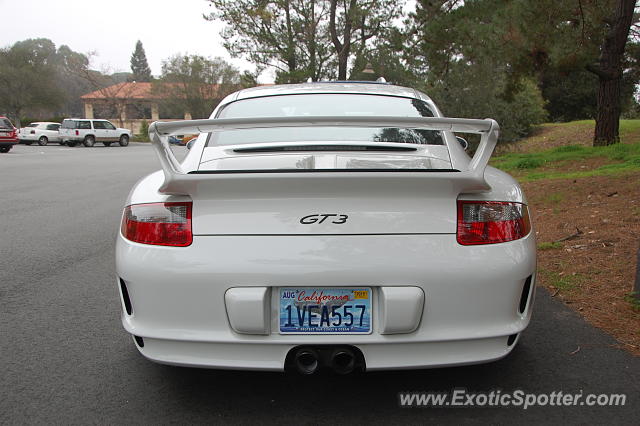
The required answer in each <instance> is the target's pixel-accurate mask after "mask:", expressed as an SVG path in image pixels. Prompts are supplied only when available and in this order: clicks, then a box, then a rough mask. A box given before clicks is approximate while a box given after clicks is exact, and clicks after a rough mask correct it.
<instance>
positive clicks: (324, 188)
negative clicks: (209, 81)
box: [116, 83, 536, 370]
mask: <svg viewBox="0 0 640 426" xmlns="http://www.w3.org/2000/svg"><path fill="white" fill-rule="evenodd" d="M300 93H305V94H306V93H358V94H368V95H372V96H400V97H407V98H411V99H421V100H423V101H425V102H429V103H430V104H431V105H432V102H431V100H430V99H429V98H428V97H427V96H426V95H424V94H422V93H420V92H417V91H415V90H413V89H408V88H400V87H397V86H391V85H378V84H362V83H313V84H308V85H304V84H303V85H285V86H267V87H261V88H255V89H246V90H242V91H240V92H236V93H235V94H232V95H230V96H228V97H227V98H225V99H224V100H223V101H222V102H221V104H220V105H219V106H218V107H217V109H216V110H215V111H214V112H213V113H212V115H211V117H212V118H215V117H218V113H219V111H220V110H221V109H223V108H224V107H225V105H227V104H229V103H232V102H241V101H242V100H243V99H248V98H260V97H262V96H286V95H287V94H300ZM433 111H434V112H435V115H436V119H433V120H428V119H427V120H424V123H427V124H428V125H437V126H439V125H445V124H447V123H449V122H448V121H447V119H444V118H443V119H440V118H438V117H441V113H440V111H439V110H438V109H437V108H436V107H435V105H433ZM387 118H389V120H391V121H390V123H392V122H393V120H394V119H393V118H390V117H383V119H384V120H386V119H387ZM257 121H259V120H256V122H257ZM263 121H264V120H263ZM267 121H268V120H267ZM356 121H357V120H356ZM222 122H225V121H224V120H221V119H215V120H213V122H210V121H206V120H202V121H200V122H197V123H199V124H201V125H203V126H204V127H202V129H207V130H201V131H202V133H201V134H200V135H199V136H198V138H197V139H196V141H195V142H194V143H193V145H192V147H191V149H190V150H189V152H188V153H187V155H186V157H185V158H184V160H183V161H182V162H181V163H179V164H177V165H176V164H173V163H172V161H173V160H172V159H171V158H170V157H169V156H167V157H166V158H165V157H163V156H164V155H166V152H165V153H163V152H162V150H163V149H164V148H158V147H159V146H160V145H157V144H156V145H154V147H156V149H158V155H159V156H160V159H161V162H162V165H163V170H160V171H157V172H154V173H152V174H150V175H148V176H146V177H144V178H142V179H141V180H140V181H139V182H138V183H137V184H136V185H135V186H134V188H133V189H132V191H131V192H130V194H129V196H128V198H127V201H126V205H131V204H143V203H157V202H185V201H187V202H192V203H193V211H192V227H193V242H192V243H191V244H190V245H189V246H187V247H164V246H154V245H147V244H139V243H135V242H132V241H129V240H127V239H126V238H125V237H124V236H123V235H122V233H121V232H120V233H119V235H118V238H117V242H116V272H117V276H118V282H119V286H120V295H121V297H124V294H123V290H122V289H123V288H126V290H127V297H128V298H129V300H130V303H131V306H132V307H133V308H132V309H133V311H132V313H131V314H128V313H126V312H123V315H122V322H123V326H124V328H125V329H126V331H127V332H129V333H131V334H132V335H134V336H138V338H142V339H143V340H144V346H142V345H140V343H138V344H137V346H138V350H139V351H140V352H141V353H142V354H143V355H144V356H146V357H147V358H149V359H151V360H154V361H157V362H162V363H167V364H173V365H187V366H197V367H212V368H234V369H265V370H282V369H283V368H285V361H286V358H287V356H288V355H287V354H289V353H290V351H291V350H292V349H294V348H296V347H299V346H300V345H304V346H314V345H320V346H324V345H329V346H332V345H333V346H335V345H351V346H352V347H355V348H357V349H358V350H359V351H360V352H361V353H362V354H363V356H364V359H365V361H366V368H367V369H368V370H376V369H395V368H424V367H437V366H447V365H462V364H472V363H478V362H487V361H491V360H495V359H499V358H501V357H503V356H505V355H507V354H508V353H509V352H510V351H511V350H512V349H513V347H514V345H515V343H516V342H517V340H518V338H519V333H521V332H522V331H523V330H524V329H525V328H526V327H527V325H528V323H529V321H530V318H531V311H532V306H531V305H532V302H533V297H534V293H535V268H536V256H535V250H536V243H535V233H534V232H533V230H531V231H530V232H529V233H528V234H527V235H526V236H525V237H523V238H520V239H518V240H515V241H510V242H504V243H498V244H487V245H474V246H463V245H461V244H459V243H458V242H457V238H456V232H457V215H456V212H457V204H456V203H457V201H458V200H478V201H502V202H517V203H523V204H526V199H525V196H524V193H523V191H522V190H521V188H520V186H519V185H518V184H517V182H516V181H515V180H514V179H513V178H512V177H511V176H509V175H508V174H506V173H504V172H502V171H499V170H497V169H495V168H492V167H484V164H486V162H484V161H488V157H486V155H487V152H485V151H483V149H485V148H486V146H485V147H484V148H482V146H481V149H479V152H480V153H479V154H477V155H476V156H475V157H474V158H473V159H471V158H470V157H469V156H468V155H467V153H466V152H465V151H464V149H463V148H462V147H461V146H460V144H459V142H458V141H457V140H456V138H455V135H454V133H453V132H452V131H447V130H442V135H443V138H444V141H445V145H442V146H436V145H425V146H417V147H415V148H416V149H415V150H414V151H411V152H399V151H397V150H396V151H394V149H395V148H394V147H395V145H403V146H405V147H406V146H407V145H408V144H399V143H395V144H394V143H391V144H386V145H385V144H379V143H378V145H376V147H381V146H382V147H385V146H388V148H389V149H390V151H389V152H360V151H358V152H352V151H347V150H341V149H339V148H335V147H334V146H332V142H330V141H327V142H326V143H324V142H322V141H320V142H318V141H315V142H313V143H309V142H305V141H301V142H300V144H301V145H304V147H305V148H306V149H308V150H307V151H305V152H267V153H265V152H247V151H246V150H245V151H242V150H238V148H240V147H239V146H223V147H220V146H209V147H208V146H207V143H208V141H209V138H210V133H209V130H208V129H209V127H206V126H207V125H209V124H211V123H213V124H215V123H222ZM227 122H229V121H227ZM298 122H300V120H298ZM298 122H296V123H298ZM311 122H313V117H312V119H311V121H310V123H311ZM349 122H354V123H355V121H349ZM385 122H386V121H385ZM194 123H195V122H194ZM238 123H240V124H239V125H245V124H246V123H245V122H243V121H242V120H240V121H238V122H237V123H236V124H238ZM429 123H431V124H429ZM451 123H453V124H452V125H457V126H458V127H459V128H466V127H465V126H470V127H469V128H473V127H474V126H480V124H479V122H477V121H473V122H472V121H464V120H458V121H455V120H454V121H451ZM343 124H344V125H349V123H347V122H345V123H343ZM361 124H362V125H366V123H361ZM485 124H486V126H487V127H486V129H488V131H489V132H492V131H493V130H492V129H494V125H493V124H492V123H490V122H488V123H484V124H482V126H484V125H485ZM261 125H277V124H274V123H271V124H265V123H262V124H261ZM304 125H310V126H312V125H313V123H311V124H309V123H306V124H304ZM418 125H419V124H418ZM151 128H152V129H158V127H156V126H154V125H152V126H151ZM176 128H178V127H176ZM452 128H454V127H452ZM211 129H213V128H211ZM155 131H160V132H162V130H161V129H160V130H152V131H150V133H152V134H151V136H152V137H153V136H154V135H155V136H157V135H158V134H157V133H153V132H155ZM211 131H219V130H215V129H213V130H211ZM222 131H224V130H222ZM167 134H169V133H167ZM162 137H163V138H164V137H165V135H163V136H162ZM483 137H485V138H486V137H488V136H486V135H485V136H483ZM491 137H497V134H492V136H491ZM487 140H488V139H483V141H484V142H486V141H487ZM494 142H495V141H494ZM296 144H297V142H296ZM348 144H349V145H352V144H353V143H352V142H348ZM266 145H268V146H270V147H278V146H279V144H277V143H269V144H266ZM314 145H315V146H314ZM318 145H322V146H323V148H322V149H321V150H319V148H318ZM335 145H341V144H340V143H335ZM356 145H358V144H357V143H356ZM365 145H371V144H370V143H369V144H367V143H363V144H362V146H365ZM481 145H482V144H481ZM246 146H247V145H243V146H242V147H246ZM249 146H251V147H253V148H262V147H263V145H261V144H252V145H249ZM166 148H167V149H169V148H168V143H167V145H166ZM385 149H386V148H385ZM492 149H493V148H492V147H491V150H492ZM488 155H490V151H489V152H488ZM479 157H482V158H479ZM174 160H175V158H174ZM483 162H484V163H483ZM363 164H365V165H372V167H371V168H370V169H369V168H367V167H364V168H363V167H359V166H361V165H363ZM478 164H480V168H481V170H479V171H478V170H477V168H478ZM172 179H175V180H173V181H172ZM167 182H169V184H170V190H167ZM172 182H173V183H172ZM171 185H172V186H171ZM322 217H324V218H325V220H320V219H321V218H322ZM284 287H287V288H294V287H298V288H308V289H310V290H312V289H314V288H327V287H345V288H361V287H367V288H370V289H371V291H372V308H373V309H372V332H371V333H370V334H366V335H340V334H337V335H335V334H331V335H310V334H303V335H297V334H296V335H289V334H281V333H280V332H279V328H278V315H279V314H278V309H279V305H278V303H279V299H278V297H277V294H278V291H279V289H280V288H284ZM238 289H240V290H242V289H244V290H246V291H237V290H238ZM230 291H231V293H229V292H230ZM229 294H232V295H233V299H229V297H231V296H229ZM243 295H245V296H246V300H241V298H242V297H245V296H243ZM394 295H395V296H394ZM402 295H420V297H419V298H420V303H415V300H412V299H411V298H409V299H407V297H406V296H402ZM394 297H395V298H394ZM403 297H404V298H403ZM415 297H418V296H415ZM252 298H253V299H252ZM256 298H257V299H256ZM260 298H262V299H260ZM230 300H233V302H230ZM523 301H524V302H525V305H524V306H525V308H524V309H522V310H521V309H520V308H522V306H523V305H522V303H523ZM123 303H124V302H123ZM231 303H233V304H234V305H233V306H232V305H231ZM243 303H244V305H243ZM236 305H238V306H254V307H255V308H254V309H253V310H252V313H253V314H252V315H251V316H250V315H247V316H246V317H241V318H238V317H237V315H238V314H237V308H236V307H235V306H236ZM258 308H259V309H258ZM123 311H125V309H124V305H123ZM262 318H264V319H262ZM261 321H262V322H261ZM234 327H235V328H234ZM247 330H248V332H247Z"/></svg>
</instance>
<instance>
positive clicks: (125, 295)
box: [120, 278, 133, 315]
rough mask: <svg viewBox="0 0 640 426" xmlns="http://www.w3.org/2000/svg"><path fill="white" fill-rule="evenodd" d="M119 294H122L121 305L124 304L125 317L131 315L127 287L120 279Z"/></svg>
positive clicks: (131, 310)
mask: <svg viewBox="0 0 640 426" xmlns="http://www.w3.org/2000/svg"><path fill="white" fill-rule="evenodd" d="M120 292H121V294H122V303H123V304H124V309H125V310H126V311H127V315H131V314H132V313H133V307H132V306H131V299H130V298H129V291H128V290H127V285H126V284H125V283H124V280H123V279H122V278H120Z"/></svg>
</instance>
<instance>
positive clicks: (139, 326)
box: [116, 234, 536, 370]
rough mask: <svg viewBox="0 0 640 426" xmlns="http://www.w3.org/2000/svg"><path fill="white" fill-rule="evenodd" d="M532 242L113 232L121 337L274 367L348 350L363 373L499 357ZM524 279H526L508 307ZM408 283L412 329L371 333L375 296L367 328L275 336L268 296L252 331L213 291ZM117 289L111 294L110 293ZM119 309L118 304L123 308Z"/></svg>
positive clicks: (160, 356) (156, 355)
mask: <svg viewBox="0 0 640 426" xmlns="http://www.w3.org/2000/svg"><path fill="white" fill-rule="evenodd" d="M535 261H536V260H535V239H534V237H533V235H532V234H530V235H529V236H527V237H525V238H523V239H521V240H518V241H512V242H509V243H503V244H494V245H487V246H461V245H459V244H458V243H457V242H456V241H455V235H451V234H441V235H387V236H380V235H377V236H367V235H361V236H345V235H343V236H229V237H226V236H196V237H194V242H193V244H192V245H191V246H189V247H185V248H172V247H157V246H147V245H141V244H136V243H132V242H130V241H127V240H125V239H124V238H123V237H122V236H121V235H120V236H119V237H118V241H117V248H116V270H117V274H118V277H119V278H120V279H122V280H123V282H124V284H125V285H126V288H127V292H128V295H129V298H130V301H131V305H132V313H131V314H130V315H129V314H127V313H126V312H125V313H123V315H122V323H123V326H124V328H125V329H126V330H127V332H129V333H131V334H132V335H135V336H140V337H142V338H143V340H144V347H142V348H140V347H139V349H140V351H141V353H142V354H143V355H144V356H146V357H147V358H149V359H151V360H154V361H157V362H161V363H167V364H174V365H186V366H198V367H212V368H233V369H264V370H282V369H283V368H284V361H285V356H286V354H287V352H288V351H289V350H290V349H291V348H293V347H295V346H298V345H332V344H333V345H353V346H356V347H357V348H358V349H360V350H361V351H362V353H363V355H364V357H365V362H366V366H367V369H368V370H375V369H395V368H425V367H437V366H447V365H460V364H472V363H479V362H487V361H491V360H495V359H499V358H501V357H503V356H505V355H507V354H508V353H509V352H510V351H511V349H512V348H513V346H514V344H513V343H514V342H513V341H512V342H511V343H512V344H511V345H508V343H507V340H508V338H509V336H511V335H517V334H519V333H520V332H521V331H523V330H524V329H525V328H526V327H527V325H528V323H529V320H530V317H531V303H532V300H533V293H534V288H535ZM528 277H532V279H533V283H532V284H533V285H532V286H531V291H529V292H528V293H527V294H526V295H525V297H526V299H525V301H526V306H525V309H524V310H523V311H522V312H520V309H519V306H520V301H521V298H522V295H523V288H524V284H525V281H526V280H527V278H528ZM257 286H260V287H265V288H268V289H274V288H277V287H279V286H290V287H305V286H308V287H329V286H341V287H357V286H369V287H372V288H373V290H374V293H375V292H380V291H381V290H380V289H381V288H382V287H394V286H413V287H419V288H421V289H422V291H423V292H424V306H423V308H422V315H421V318H420V320H419V324H417V328H416V329H415V331H412V332H409V333H399V334H382V333H381V331H382V323H381V321H382V316H383V315H382V309H383V306H382V304H381V300H382V299H380V297H378V296H376V297H374V299H373V311H372V312H373V323H372V324H373V332H372V333H371V334H369V335H355V336H354V335H330V336H327V335H281V334H279V333H278V322H277V315H276V314H275V311H276V309H277V306H275V305H276V304H277V302H275V300H277V299H273V301H271V300H270V302H269V305H270V315H267V317H268V319H267V320H266V321H267V322H268V323H267V324H266V326H267V327H266V329H267V330H268V331H267V333H266V334H264V335H258V334H240V333H237V332H236V331H234V330H233V328H232V327H231V326H230V322H229V316H228V315H229V313H228V307H227V306H226V305H225V292H226V291H227V290H228V289H229V288H234V287H257ZM121 296H122V292H121ZM123 311H124V305H123Z"/></svg>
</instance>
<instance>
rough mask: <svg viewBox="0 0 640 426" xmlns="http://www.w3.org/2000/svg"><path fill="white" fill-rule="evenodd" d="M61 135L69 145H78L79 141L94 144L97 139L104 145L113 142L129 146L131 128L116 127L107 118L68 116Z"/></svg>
mask: <svg viewBox="0 0 640 426" xmlns="http://www.w3.org/2000/svg"><path fill="white" fill-rule="evenodd" d="M60 137H61V138H62V141H63V142H64V143H66V144H67V145H69V146H76V145H77V144H78V143H79V142H82V143H83V144H84V146H93V145H94V144H95V143H96V141H98V142H102V143H103V144H104V146H110V145H111V143H113V142H118V143H119V144H120V146H127V145H129V139H130V138H131V130H129V129H121V128H119V127H116V126H114V125H113V124H112V123H111V122H110V121H107V120H93V119H82V118H67V119H65V120H63V121H62V126H61V127H60Z"/></svg>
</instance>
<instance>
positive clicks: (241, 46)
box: [205, 0, 401, 82]
mask: <svg viewBox="0 0 640 426" xmlns="http://www.w3.org/2000/svg"><path fill="white" fill-rule="evenodd" d="M209 1H210V2H211V3H212V4H213V5H214V6H215V7H216V12H214V13H212V14H210V15H208V16H205V18H206V19H209V20H214V19H220V20H222V21H223V22H225V23H226V24H227V27H226V28H225V29H224V30H223V31H222V32H221V35H222V37H223V39H224V40H225V42H224V46H225V47H226V48H227V50H229V52H230V53H231V55H233V56H244V57H246V58H247V59H248V60H249V61H251V62H253V63H255V64H257V65H258V66H259V67H261V69H264V68H267V67H273V68H275V69H276V82H300V81H305V80H306V79H308V78H310V79H311V80H313V81H317V80H320V79H323V78H334V77H335V76H337V77H338V78H340V79H346V78H347V71H348V67H349V63H350V61H351V60H352V59H353V58H354V57H355V56H356V55H357V54H358V53H360V52H361V51H362V50H363V49H364V48H365V47H366V45H367V43H368V42H373V41H374V40H375V39H376V37H379V36H380V35H381V34H382V33H383V32H384V30H385V29H386V28H389V27H390V26H391V24H392V21H393V18H394V17H396V16H397V15H398V13H399V11H400V9H401V3H397V2H394V1H392V0H342V1H338V0H310V1H305V0H272V1H265V0H240V1H232V0H209Z"/></svg>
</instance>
